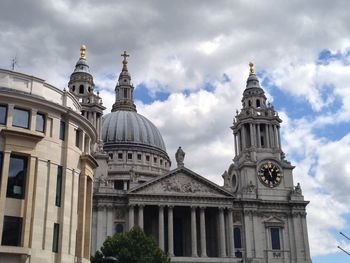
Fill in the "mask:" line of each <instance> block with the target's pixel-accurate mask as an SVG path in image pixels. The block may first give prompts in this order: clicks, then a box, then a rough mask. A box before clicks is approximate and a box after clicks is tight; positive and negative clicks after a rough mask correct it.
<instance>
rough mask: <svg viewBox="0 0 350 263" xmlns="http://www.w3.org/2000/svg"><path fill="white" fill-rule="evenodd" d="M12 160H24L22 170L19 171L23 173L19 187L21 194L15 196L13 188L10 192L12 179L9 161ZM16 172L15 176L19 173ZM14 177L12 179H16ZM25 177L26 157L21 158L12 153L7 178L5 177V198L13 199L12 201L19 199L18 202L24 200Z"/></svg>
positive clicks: (26, 172) (26, 168) (21, 156)
mask: <svg viewBox="0 0 350 263" xmlns="http://www.w3.org/2000/svg"><path fill="white" fill-rule="evenodd" d="M12 159H21V160H24V165H23V166H24V169H23V170H21V171H20V172H23V179H22V185H21V187H22V188H21V190H22V191H21V193H20V194H16V193H14V192H15V191H14V188H13V190H12V191H11V189H10V187H11V185H12V182H10V180H12V177H10V176H9V175H10V170H11V160H12ZM20 172H18V173H17V175H18V174H19V173H20ZM17 175H16V176H14V177H17ZM27 176H28V157H27V156H23V155H19V154H16V153H13V154H11V155H10V162H9V171H8V176H7V188H6V197H7V198H13V199H20V200H24V199H25V196H26V188H27ZM14 183H15V182H14ZM14 183H13V186H18V185H15V184H14Z"/></svg>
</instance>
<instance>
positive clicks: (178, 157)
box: [175, 146, 186, 167]
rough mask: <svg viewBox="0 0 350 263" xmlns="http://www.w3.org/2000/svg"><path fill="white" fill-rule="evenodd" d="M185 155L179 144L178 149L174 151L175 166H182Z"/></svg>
mask: <svg viewBox="0 0 350 263" xmlns="http://www.w3.org/2000/svg"><path fill="white" fill-rule="evenodd" d="M185 155H186V153H185V152H184V151H183V150H182V149H181V146H180V147H179V149H177V151H176V153H175V159H176V162H177V167H184V159H185Z"/></svg>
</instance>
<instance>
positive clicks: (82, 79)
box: [68, 45, 106, 140]
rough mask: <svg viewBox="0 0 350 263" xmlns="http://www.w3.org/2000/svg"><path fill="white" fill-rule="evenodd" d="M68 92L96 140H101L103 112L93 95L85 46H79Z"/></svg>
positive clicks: (92, 82)
mask: <svg viewBox="0 0 350 263" xmlns="http://www.w3.org/2000/svg"><path fill="white" fill-rule="evenodd" d="M68 87H69V91H70V92H71V93H73V94H74V95H75V97H76V98H77V99H78V100H79V102H80V104H81V106H82V110H81V115H83V116H84V117H85V118H87V119H88V120H89V121H90V122H91V123H92V124H93V125H94V126H95V128H96V131H97V134H98V140H100V138H101V121H102V114H103V110H105V109H106V108H105V107H104V106H102V99H101V98H100V96H99V94H98V92H97V94H95V93H94V87H95V84H94V79H93V76H92V74H91V72H90V67H89V65H88V64H87V61H86V46H85V45H81V46H80V57H79V60H78V61H77V63H76V65H75V69H74V71H73V73H72V74H71V76H70V80H69V83H68Z"/></svg>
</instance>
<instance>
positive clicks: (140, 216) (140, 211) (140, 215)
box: [139, 205, 144, 229]
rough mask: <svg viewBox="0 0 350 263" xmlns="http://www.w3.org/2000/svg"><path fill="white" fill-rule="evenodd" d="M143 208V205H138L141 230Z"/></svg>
mask: <svg viewBox="0 0 350 263" xmlns="http://www.w3.org/2000/svg"><path fill="white" fill-rule="evenodd" d="M143 208H144V205H139V227H140V228H141V229H143Z"/></svg>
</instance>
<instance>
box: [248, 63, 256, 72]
mask: <svg viewBox="0 0 350 263" xmlns="http://www.w3.org/2000/svg"><path fill="white" fill-rule="evenodd" d="M249 68H250V69H249V75H253V74H255V70H254V64H253V62H249Z"/></svg>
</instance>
